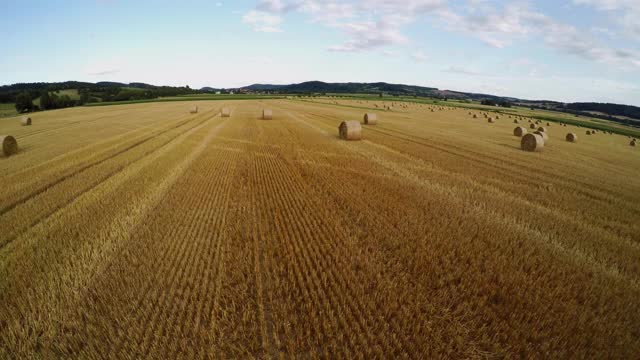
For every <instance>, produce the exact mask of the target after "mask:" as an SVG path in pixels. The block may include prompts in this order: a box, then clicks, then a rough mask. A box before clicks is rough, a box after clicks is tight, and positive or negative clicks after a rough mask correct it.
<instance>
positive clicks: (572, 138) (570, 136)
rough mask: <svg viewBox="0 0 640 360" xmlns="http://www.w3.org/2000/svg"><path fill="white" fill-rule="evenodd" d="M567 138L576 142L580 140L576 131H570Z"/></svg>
mask: <svg viewBox="0 0 640 360" xmlns="http://www.w3.org/2000/svg"><path fill="white" fill-rule="evenodd" d="M566 139H567V141H568V142H576V141H578V135H576V134H574V133H568V134H567V137H566Z"/></svg>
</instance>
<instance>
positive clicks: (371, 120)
mask: <svg viewBox="0 0 640 360" xmlns="http://www.w3.org/2000/svg"><path fill="white" fill-rule="evenodd" d="M364 123H365V125H375V124H377V123H378V115H376V114H374V113H366V114H364Z"/></svg>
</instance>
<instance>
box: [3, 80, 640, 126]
mask: <svg viewBox="0 0 640 360" xmlns="http://www.w3.org/2000/svg"><path fill="white" fill-rule="evenodd" d="M65 90H76V91H78V92H81V91H84V92H85V93H87V92H88V98H89V101H91V102H100V101H128V100H137V99H153V98H157V97H163V96H178V95H188V94H195V93H211V92H217V91H221V92H223V93H228V92H230V91H233V92H238V93H266V92H268V93H280V94H320V95H322V94H384V95H385V96H415V97H426V98H437V99H456V100H472V101H481V100H492V101H493V102H495V103H512V104H516V105H520V106H526V107H530V108H535V109H546V110H554V111H562V112H566V113H571V114H574V115H576V116H591V117H596V118H601V119H606V120H612V121H616V122H619V123H624V124H627V125H631V126H640V107H637V106H631V105H621V104H603V103H595V102H582V103H561V102H557V101H548V100H526V99H518V98H513V97H504V96H496V95H491V94H479V93H468V92H460V91H453V90H440V89H438V88H434V87H425V86H416V85H405V84H390V83H385V82H375V83H357V82H347V83H326V82H322V81H307V82H302V83H299V84H288V85H274V84H253V85H249V86H245V87H241V88H233V89H222V88H214V87H203V88H201V89H199V90H195V89H190V88H189V87H188V86H185V87H173V86H156V85H151V84H145V83H140V82H132V83H129V84H126V83H119V82H109V81H103V82H98V83H89V82H80V81H66V82H59V83H42V82H41V83H19V84H13V85H5V86H0V103H12V102H14V101H15V98H16V96H17V95H18V94H19V93H21V92H24V91H26V92H29V93H30V94H31V96H32V98H33V99H37V98H38V97H39V96H40V95H41V94H42V92H44V91H49V92H57V91H65ZM141 90H144V91H141ZM72 100H75V99H72Z"/></svg>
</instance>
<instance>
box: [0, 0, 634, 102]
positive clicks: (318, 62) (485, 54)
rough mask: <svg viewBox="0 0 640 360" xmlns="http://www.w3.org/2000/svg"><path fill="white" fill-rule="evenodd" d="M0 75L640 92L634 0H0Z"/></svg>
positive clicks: (573, 93) (562, 94)
mask: <svg viewBox="0 0 640 360" xmlns="http://www.w3.org/2000/svg"><path fill="white" fill-rule="evenodd" d="M0 33H1V34H3V39H4V41H5V42H4V44H3V46H2V50H0V84H2V85H7V84H12V83H18V82H41V81H44V82H54V81H67V80H77V81H89V82H98V81H118V82H125V83H129V82H145V83H150V84H154V85H173V86H184V85H189V86H191V87H192V88H200V87H203V86H211V87H241V86H246V85H250V84H254V83H263V84H264V83H269V84H288V83H297V82H303V81H310V80H320V81H326V82H378V81H384V82H390V83H403V84H411V85H422V86H430V87H437V88H439V89H448V90H457V91H467V92H478V93H489V94H495V95H502V96H513V97H518V98H525V99H548V100H557V101H564V102H575V101H598V102H614V103H624V104H631V105H636V106H640V0H566V1H556V0H537V1H533V0H530V1H527V0H523V1H493V0H451V1H447V0H342V1H335V0H325V1H320V0H235V1H231V0H220V1H218V0H212V1H205V0H182V1H177V0H176V1H169V0H135V1H133V0H129V1H127V0H59V1H51V0H40V1H36V0H0Z"/></svg>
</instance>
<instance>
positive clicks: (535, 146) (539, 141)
mask: <svg viewBox="0 0 640 360" xmlns="http://www.w3.org/2000/svg"><path fill="white" fill-rule="evenodd" d="M520 148H522V150H524V151H536V152H539V151H542V149H543V148H544V139H543V138H542V136H540V135H536V134H526V135H525V136H523V137H522V140H521V141H520Z"/></svg>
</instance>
